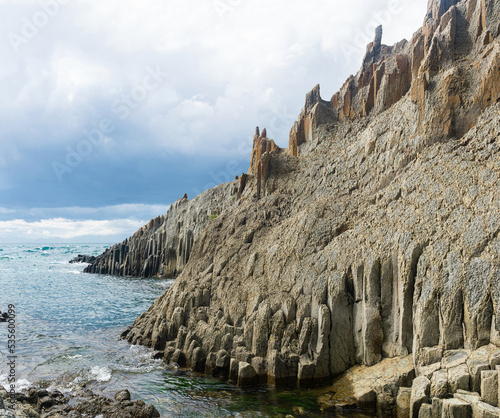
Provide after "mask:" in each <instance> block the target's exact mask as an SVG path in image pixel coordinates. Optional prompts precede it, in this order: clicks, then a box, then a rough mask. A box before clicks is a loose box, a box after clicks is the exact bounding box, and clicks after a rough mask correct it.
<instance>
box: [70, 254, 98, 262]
mask: <svg viewBox="0 0 500 418" xmlns="http://www.w3.org/2000/svg"><path fill="white" fill-rule="evenodd" d="M95 259H96V257H94V256H93V255H84V254H78V255H77V256H76V257H75V258H73V259H72V260H70V263H71V264H74V263H93V262H94V261H95Z"/></svg>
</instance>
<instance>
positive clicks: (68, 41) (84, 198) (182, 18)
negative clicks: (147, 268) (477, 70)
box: [0, 0, 427, 244]
mask: <svg viewBox="0 0 500 418" xmlns="http://www.w3.org/2000/svg"><path fill="white" fill-rule="evenodd" d="M426 6H427V0H415V1H412V0H351V1H349V2H346V1H342V0H329V1H327V0H308V1H307V2H306V1H304V0H300V1H298V0H274V1H273V2H269V1H268V0H141V1H137V0H135V1H132V0H106V1H97V0H72V1H69V0H39V1H31V0H30V1H28V0H0V91H1V94H0V124H1V125H0V244H1V243H22V242H26V243H28V242H30V243H31V242H33V243H42V242H43V243H58V242H65V243H66V242H67V243H71V242H82V243H83V242H104V243H114V242H119V241H122V240H123V239H125V238H126V237H127V236H129V235H131V234H132V233H133V232H135V230H137V229H138V228H139V227H141V226H142V225H143V224H145V223H147V221H148V220H149V219H151V218H153V217H155V216H158V215H160V214H163V213H165V212H166V211H167V209H168V206H169V205H170V204H171V203H173V202H175V201H176V200H177V199H178V198H180V197H182V196H183V194H184V193H187V194H188V197H189V198H192V197H194V196H195V195H197V194H199V193H200V192H202V191H203V190H206V189H207V188H210V187H214V186H215V185H216V184H219V183H222V182H226V181H229V180H232V179H234V176H235V175H236V174H238V175H240V174H241V173H242V172H246V171H247V170H248V166H249V160H250V150H251V141H252V138H253V133H254V131H255V126H260V127H261V128H263V127H266V128H267V132H268V136H269V137H270V138H273V139H274V140H275V141H276V143H277V144H278V145H280V146H282V147H286V146H287V145H288V134H289V131H290V128H291V126H292V125H293V122H294V121H295V120H296V119H297V117H298V114H299V113H300V110H301V108H302V107H303V105H304V100H305V95H306V93H307V92H308V91H310V90H311V89H312V88H313V87H314V86H315V85H316V84H318V83H319V84H320V85H321V93H322V97H323V98H324V99H327V100H328V99H330V98H331V96H332V95H333V94H334V93H335V92H336V91H337V90H338V89H339V88H340V87H341V86H342V84H343V82H344V81H345V80H346V79H347V77H348V76H349V75H350V74H355V73H356V72H357V71H358V69H359V67H360V66H361V60H362V57H363V55H364V52H365V49H366V45H367V44H368V43H369V42H371V41H372V40H373V37H374V31H375V27H377V26H378V25H379V24H382V25H383V27H384V37H383V42H384V43H385V44H387V45H392V44H394V43H395V42H397V41H399V40H401V39H403V38H406V39H410V38H411V36H412V34H413V33H414V32H415V31H416V30H418V28H419V27H420V26H421V24H422V21H423V18H424V14H425V10H426Z"/></svg>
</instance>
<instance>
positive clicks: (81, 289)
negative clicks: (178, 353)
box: [0, 245, 352, 417]
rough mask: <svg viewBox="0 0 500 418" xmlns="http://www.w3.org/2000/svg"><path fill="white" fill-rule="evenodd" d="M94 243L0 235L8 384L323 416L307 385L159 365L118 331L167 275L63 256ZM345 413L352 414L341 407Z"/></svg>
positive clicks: (0, 340)
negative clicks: (11, 322) (12, 352)
mask: <svg viewBox="0 0 500 418" xmlns="http://www.w3.org/2000/svg"><path fill="white" fill-rule="evenodd" d="M105 248H106V246H103V245H47V246H37V245H0V311H2V312H4V311H6V310H7V305H8V304H14V305H15V306H16V311H17V313H18V317H17V329H16V332H17V335H16V337H17V353H16V354H17V355H18V356H19V358H18V361H17V362H18V364H17V367H18V369H17V382H16V384H17V389H18V390H22V389H24V388H27V387H29V386H38V387H45V388H50V389H58V390H61V391H63V392H66V393H67V392H71V391H74V390H75V388H77V387H79V386H80V385H81V384H83V383H85V384H87V387H89V388H91V389H92V390H94V391H96V392H99V393H103V394H105V395H107V396H110V397H112V396H113V395H114V394H115V393H116V392H117V391H118V390H121V389H124V388H128V389H129V390H130V392H131V393H132V399H143V400H144V401H145V402H147V403H152V404H154V405H155V407H156V408H157V409H158V410H159V411H160V413H161V415H162V417H170V416H172V417H203V416H206V417H226V416H236V417H280V416H286V415H292V416H308V417H311V416H312V417H314V416H326V415H325V414H323V413H321V412H320V411H319V408H318V405H317V403H316V400H315V399H316V398H315V396H314V392H312V391H305V390H303V391H274V390H271V389H269V388H267V387H260V388H254V389H251V390H242V389H239V388H236V387H235V386H232V385H228V384H226V383H224V382H221V381H219V380H214V379H210V378H207V377H203V376H199V375H196V374H194V373H191V372H188V371H185V370H177V369H175V368H173V367H165V365H164V364H163V363H162V361H161V360H152V359H151V351H150V350H149V349H147V348H144V347H139V346H131V345H130V344H128V343H127V342H125V341H121V340H120V339H119V336H120V334H121V332H122V331H123V330H124V328H125V327H127V326H128V325H130V324H132V322H133V321H134V319H135V318H136V317H137V316H138V315H140V314H141V313H142V312H144V311H145V310H146V309H147V308H148V307H149V306H150V305H151V304H152V303H153V302H154V301H155V299H156V298H158V297H159V296H161V295H162V294H163V293H164V292H165V290H167V289H168V288H169V287H170V286H171V285H172V283H173V281H172V280H166V279H141V278H130V277H126V278H125V277H113V276H106V275H91V274H84V273H82V270H83V268H84V266H85V265H83V264H69V263H68V262H69V260H71V259H72V258H74V257H75V256H76V255H78V254H87V255H99V254H101V253H102V252H103V251H104V249H105ZM6 355H7V327H6V324H5V323H0V384H2V385H4V386H6V385H7V367H6V363H7V361H6V358H5V357H6ZM351 416H352V415H351Z"/></svg>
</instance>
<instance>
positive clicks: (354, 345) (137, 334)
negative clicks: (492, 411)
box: [125, 0, 500, 416]
mask: <svg viewBox="0 0 500 418" xmlns="http://www.w3.org/2000/svg"><path fill="white" fill-rule="evenodd" d="M499 23H500V4H499V2H498V1H493V0H484V1H483V0H477V1H476V0H468V1H462V2H459V3H458V2H454V1H446V0H439V1H438V0H434V1H431V2H430V3H429V11H428V14H427V16H426V17H425V21H424V26H423V28H422V29H420V30H419V31H418V32H417V33H416V34H415V35H414V36H413V38H412V40H411V41H410V42H407V41H402V42H400V43H398V44H396V45H395V46H392V47H388V46H385V45H383V44H382V42H381V32H380V30H378V31H377V34H376V37H375V41H374V42H373V43H372V44H370V45H369V46H368V49H367V54H366V56H365V59H364V61H363V65H362V68H361V70H360V71H359V72H358V74H357V75H356V76H355V77H351V78H349V80H348V81H347V82H346V84H345V85H344V86H343V87H342V88H341V90H340V91H339V92H338V93H336V94H335V95H334V96H333V98H332V99H331V101H325V100H323V99H321V97H320V92H319V87H317V88H315V89H314V90H313V91H312V92H310V93H309V94H308V95H307V98H306V105H305V108H304V109H303V111H302V112H301V114H300V116H299V120H298V122H297V123H296V124H295V125H294V127H293V128H292V130H291V133H290V144H289V148H288V150H280V149H279V148H277V147H276V146H275V145H274V143H272V142H271V140H270V139H268V138H266V136H267V135H265V134H263V135H260V134H257V135H256V138H255V141H254V150H253V153H252V164H251V170H250V173H249V174H248V175H246V176H242V177H241V179H240V183H239V184H238V182H234V183H230V184H229V185H223V186H219V188H221V189H222V188H227V187H230V188H233V190H234V189H237V193H236V194H237V197H236V199H235V201H234V203H233V204H232V205H228V206H226V207H225V210H222V211H221V213H220V215H219V216H218V217H217V219H215V220H214V222H208V223H206V225H205V227H204V228H203V229H202V230H200V232H199V234H198V235H197V236H196V237H195V239H194V240H193V246H192V249H191V255H190V258H189V262H188V263H187V264H185V265H184V269H183V271H182V273H181V274H180V276H179V277H178V278H177V280H176V281H175V283H174V285H173V286H172V288H171V289H170V290H169V291H168V292H166V293H165V294H164V295H163V296H161V297H160V298H159V299H158V300H157V301H156V302H155V304H154V305H153V306H152V307H151V308H150V309H149V310H148V311H147V312H145V313H144V314H143V315H141V316H140V317H139V318H138V319H137V320H136V321H135V323H134V325H133V326H132V327H131V328H130V329H129V330H128V331H127V332H126V333H125V336H126V338H127V339H128V340H129V341H130V342H132V343H136V344H144V345H148V346H152V347H153V348H154V349H155V350H160V351H163V352H164V358H165V361H167V362H175V363H177V364H179V365H181V366H188V367H191V368H193V369H195V370H198V371H202V372H205V373H209V374H213V375H218V376H221V377H224V378H228V379H230V380H232V381H235V382H238V383H239V384H249V383H254V382H257V381H265V382H268V383H269V384H274V385H292V386H295V385H299V386H304V385H309V384H316V383H325V382H328V381H330V379H331V378H332V377H333V376H337V375H339V374H341V373H343V372H344V371H346V370H347V369H348V368H350V367H351V366H353V365H356V364H364V365H367V366H371V365H375V364H377V363H378V362H380V361H381V360H382V359H383V358H394V357H404V356H406V355H409V354H411V357H412V360H413V363H414V365H415V370H416V372H417V375H418V379H415V382H416V383H415V382H414V385H416V386H415V388H414V389H415V393H413V390H412V396H413V398H414V401H415V402H413V403H412V408H413V413H412V415H413V416H418V412H419V408H420V406H421V405H423V404H425V403H426V402H428V400H427V401H425V399H424V398H418V399H417V397H418V396H417V395H419V394H420V393H424V394H425V393H426V390H427V382H426V381H424V379H420V377H424V378H425V379H428V380H430V379H429V377H430V378H433V376H434V372H436V376H438V377H439V378H440V379H441V380H440V381H442V380H443V379H444V382H445V384H444V387H445V388H448V387H449V388H450V389H449V391H452V389H451V388H452V385H451V384H449V381H448V380H447V379H448V377H446V378H445V377H444V373H441V374H439V373H437V372H438V371H439V370H440V368H439V367H434V369H433V370H431V371H430V372H429V371H428V370H424V368H425V367H426V366H427V365H433V364H435V362H434V360H432V361H431V360H429V356H430V354H429V353H434V354H433V359H434V357H435V358H438V357H439V356H438V354H436V353H441V354H440V356H444V355H443V352H446V353H448V352H450V351H451V352H453V350H464V351H465V352H466V353H467V356H469V355H470V356H473V355H472V354H471V353H472V352H474V351H477V350H480V349H481V348H482V347H485V346H488V345H490V346H492V347H499V346H500V336H499V332H500V279H499V278H500V269H499V268H498V266H499V265H500V237H499V232H500V212H499V210H498V208H499V207H500V200H499V196H500V185H499V182H498V179H499V177H500V169H499V167H500V142H499V141H500V124H499V122H500V104H499V103H498V102H499V99H500V97H499V93H500V90H499V84H500V83H499V81H500V80H499V79H500V65H499V57H500V38H499V36H498V35H499ZM259 167H260V175H259ZM216 189H217V188H216ZM471 364H472V363H471ZM483 366H484V364H483ZM483 366H482V367H483ZM474 367H475V366H474V365H472V366H470V367H469V368H468V369H467V371H466V373H467V376H469V377H470V376H474V378H473V379H472V380H473V381H474V383H473V385H475V386H473V387H472V386H471V387H469V389H474V388H475V387H477V380H476V376H477V369H475V368H474ZM484 367H486V366H484ZM487 367H488V368H492V363H490V362H488V365H487ZM483 370H484V371H485V369H483ZM490 371H493V370H490ZM447 376H448V375H447ZM438 377H436V378H435V379H438ZM418 385H421V386H422V385H423V392H422V391H421V390H420V388H421V386H418ZM455 389H457V388H456V387H455ZM474 390H475V389H474ZM449 391H448V392H447V391H446V390H444V392H443V394H442V395H440V396H449ZM419 396H420V395H419ZM426 396H428V395H426ZM467 396H469V395H467ZM416 399H417V400H416ZM376 401H377V402H378V401H379V399H378V397H377V399H376ZM392 401H393V402H395V399H393V400H392ZM417 401H418V402H417ZM457 402H458V401H457ZM389 403H390V402H389ZM455 403H456V402H451V403H450V402H448V403H447V404H446V408H455V407H456V406H457V405H455ZM385 404H387V402H386V403H385ZM448 404H449V405H448ZM388 406H389V407H390V405H388ZM392 407H394V408H395V405H394V404H393V405H392ZM424 409H428V408H426V407H424ZM415 414H416V415H415Z"/></svg>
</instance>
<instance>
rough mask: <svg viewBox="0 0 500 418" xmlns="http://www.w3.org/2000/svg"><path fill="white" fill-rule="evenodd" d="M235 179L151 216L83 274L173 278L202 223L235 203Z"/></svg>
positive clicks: (184, 198) (184, 263) (98, 258)
mask: <svg viewBox="0 0 500 418" xmlns="http://www.w3.org/2000/svg"><path fill="white" fill-rule="evenodd" d="M237 191H238V185H237V182H234V184H233V183H227V184H222V185H220V186H219V187H216V188H214V189H211V190H207V191H205V192H204V193H202V194H201V195H199V196H196V197H195V198H194V199H193V200H188V198H187V196H184V197H183V198H181V199H179V200H178V201H177V202H175V203H174V204H173V205H171V206H170V208H169V210H168V212H167V214H166V215H163V216H158V217H157V218H155V219H152V220H151V221H150V222H149V223H148V224H147V225H145V226H143V227H142V228H141V229H139V230H138V231H137V232H136V233H135V234H134V235H133V236H131V237H130V238H127V239H126V240H125V241H123V242H122V243H120V244H116V245H113V246H112V247H110V248H108V249H107V250H106V251H105V252H104V253H103V254H101V255H100V256H99V257H97V258H96V259H95V260H94V261H92V263H91V264H89V265H88V266H87V267H86V268H85V270H84V272H85V273H98V274H112V275H115V276H133V277H154V276H162V277H175V276H177V275H178V274H179V273H180V272H181V271H182V269H183V268H184V266H185V265H186V263H187V262H188V260H189V256H190V255H191V249H192V247H193V242H194V240H195V239H196V237H197V236H198V234H199V233H200V231H202V230H203V229H204V228H205V226H206V225H207V224H208V223H209V222H210V221H211V220H213V219H215V218H217V216H218V214H219V213H222V212H223V211H224V210H226V208H227V207H230V206H231V205H234V203H235V198H236V194H237Z"/></svg>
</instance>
